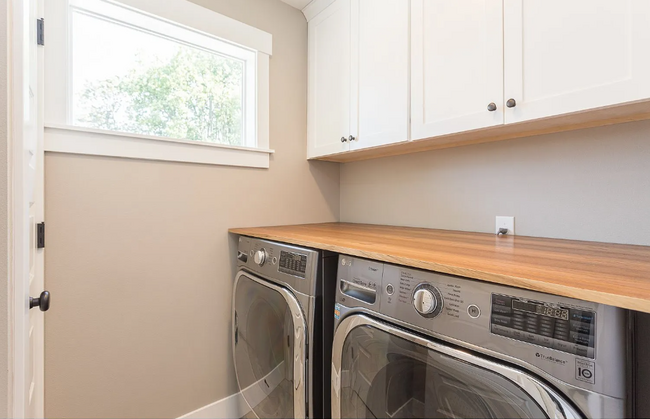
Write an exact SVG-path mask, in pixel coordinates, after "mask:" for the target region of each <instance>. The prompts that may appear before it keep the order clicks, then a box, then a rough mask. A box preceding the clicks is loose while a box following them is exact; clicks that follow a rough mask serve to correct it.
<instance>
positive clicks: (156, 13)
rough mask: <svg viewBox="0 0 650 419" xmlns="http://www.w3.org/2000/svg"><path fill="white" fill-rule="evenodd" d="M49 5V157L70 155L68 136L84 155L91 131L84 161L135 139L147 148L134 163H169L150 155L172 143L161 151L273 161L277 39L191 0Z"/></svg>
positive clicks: (77, 0)
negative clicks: (220, 151) (247, 152)
mask: <svg viewBox="0 0 650 419" xmlns="http://www.w3.org/2000/svg"><path fill="white" fill-rule="evenodd" d="M47 4H48V6H49V7H48V8H46V21H48V22H51V21H54V24H48V26H49V27H53V26H54V28H53V29H52V32H54V33H53V34H52V36H51V37H50V38H52V39H51V42H47V41H46V68H47V71H46V78H45V95H46V97H45V101H46V113H45V121H46V138H45V146H46V150H48V148H49V147H48V144H51V145H52V150H50V151H64V152H65V150H62V148H63V149H65V148H66V146H64V145H63V144H62V143H63V142H64V140H63V137H65V136H66V135H68V137H75V139H74V141H68V142H67V144H68V145H69V146H70V147H71V148H74V149H78V148H79V147H78V144H79V143H80V142H82V141H84V140H82V139H81V137H83V133H84V132H87V133H92V135H87V136H86V141H87V142H89V143H87V144H83V147H81V148H82V149H83V150H82V151H81V152H83V153H84V154H94V153H92V152H90V151H92V144H90V143H92V142H95V143H97V144H99V141H100V140H98V138H104V137H106V136H113V137H115V136H120V137H121V139H120V140H119V141H116V140H114V138H113V141H112V143H110V144H109V145H111V146H112V148H113V149H117V147H118V143H124V141H126V140H125V139H127V138H129V137H132V138H133V139H136V140H137V141H139V143H138V144H139V146H137V147H134V146H133V144H131V145H130V146H129V147H124V149H125V150H126V149H128V150H130V152H131V153H133V152H134V151H137V150H139V149H142V150H143V151H142V152H141V153H140V154H141V155H138V156H133V155H125V156H124V157H140V158H153V159H160V158H161V157H160V155H155V154H156V153H153V154H151V153H150V151H147V152H145V151H144V149H151V147H152V143H151V141H155V140H163V141H159V142H158V144H156V145H154V147H157V148H160V147H165V146H166V148H169V147H175V148H174V150H175V151H178V147H179V145H178V144H185V145H192V146H195V145H212V146H215V145H219V146H225V147H230V148H231V149H232V148H233V147H234V148H238V149H241V148H249V149H252V151H257V152H259V151H260V150H262V151H265V152H267V156H266V157H267V161H268V152H270V150H267V149H268V60H269V55H270V44H271V40H270V35H269V34H266V33H264V32H262V31H259V30H257V29H255V28H251V27H249V26H247V25H244V24H242V23H240V22H237V21H234V20H232V19H229V18H227V17H225V16H221V15H219V14H217V13H214V12H212V11H209V10H208V9H204V8H202V7H200V6H197V5H195V4H192V3H189V2H187V1H185V0H165V2H158V1H155V2H152V1H143V0H123V1H120V2H115V1H111V0H52V3H49V2H47ZM138 7H140V8H138ZM143 7H146V8H147V9H148V10H143V9H142V8H143ZM48 9H49V10H48ZM50 17H51V19H50ZM170 17H171V18H172V19H173V20H171V19H170ZM48 41H50V40H49V39H48ZM51 44H52V45H51ZM61 104H65V106H61ZM63 131H67V134H66V133H64V132H63ZM48 133H51V134H52V135H48ZM171 141H173V142H176V144H174V145H170V144H169V143H170V142H171ZM73 144H76V145H74V146H73ZM97 148H98V149H100V148H102V147H97ZM169 150H171V149H169ZM169 150H168V152H166V153H163V154H164V155H165V156H168V157H169V156H170V153H169ZM239 151H241V150H239ZM69 152H75V151H74V150H72V151H69ZM195 153H214V150H211V151H206V149H205V148H202V149H198V150H196V151H195ZM97 154H106V153H103V152H102V153H97ZM109 154H110V153H109ZM115 154H119V151H116V152H115ZM144 154H147V155H146V156H145V155H144ZM180 154H187V153H186V152H185V153H180ZM231 154H232V153H231ZM111 155H112V154H111ZM162 159H163V160H175V159H174V158H162ZM181 160H182V161H187V159H181ZM199 160H200V161H199V162H202V163H204V162H205V161H204V160H205V156H202V158H200V159H199ZM218 160H219V161H218V162H217V163H218V164H223V163H224V159H223V158H222V159H218ZM226 164H227V163H226ZM267 165H268V162H267Z"/></svg>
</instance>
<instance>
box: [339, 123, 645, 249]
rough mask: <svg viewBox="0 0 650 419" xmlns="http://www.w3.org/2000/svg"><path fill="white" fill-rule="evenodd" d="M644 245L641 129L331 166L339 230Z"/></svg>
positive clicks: (583, 133) (584, 133) (629, 126)
mask: <svg viewBox="0 0 650 419" xmlns="http://www.w3.org/2000/svg"><path fill="white" fill-rule="evenodd" d="M497 215H514V216H515V217H516V221H515V223H516V227H515V230H516V233H517V234H518V235H526V236H539V237H553V238H565V239H576V240H593V241H603V242H614V243H629V244H641V245H650V121H642V122H634V123H628V124H623V125H616V126H610V127H602V128H594V129H588V130H582V131H573V132H566V133H560V134H552V135H544V136H540V137H531V138H525V139H517V140H510V141H503V142H496V143H489V144H480V145H473V146H466V147H458V148H451V149H445V150H437V151H430V152H423V153H419V154H412V155H405V156H397V157H388V158H383V159H379V160H368V161H362V162H355V163H347V164H343V165H341V221H347V222H366V223H373V224H391V225H404V226H418V227H430V228H440V229H452V230H466V231H478V232H494V223H495V216H497Z"/></svg>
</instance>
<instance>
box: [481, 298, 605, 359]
mask: <svg viewBox="0 0 650 419" xmlns="http://www.w3.org/2000/svg"><path fill="white" fill-rule="evenodd" d="M490 330H491V331H492V333H494V334H495V335H500V336H505V337H508V338H512V339H516V340H520V341H522V342H528V343H533V344H536V345H539V346H543V347H546V348H552V349H555V350H558V351H562V352H567V353H570V354H573V355H579V356H583V357H587V358H591V359H594V358H595V353H594V348H595V343H596V342H595V341H596V336H595V334H596V332H595V331H596V313H595V312H593V311H586V310H579V309H575V308H570V307H563V306H561V305H555V304H550V303H544V302H541V301H531V300H525V299H521V298H517V297H512V296H508V295H500V294H492V313H491V315H490Z"/></svg>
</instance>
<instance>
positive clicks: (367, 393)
mask: <svg viewBox="0 0 650 419" xmlns="http://www.w3.org/2000/svg"><path fill="white" fill-rule="evenodd" d="M355 317H356V319H354V318H355ZM341 329H343V330H341ZM333 356H334V358H333V360H334V362H333V367H334V372H333V387H334V388H333V390H332V403H333V405H332V411H333V417H343V418H548V417H553V418H556V417H559V418H564V417H571V416H572V415H567V414H566V412H564V411H563V410H562V407H561V406H560V405H559V404H556V403H555V402H553V399H554V397H555V396H553V395H551V394H550V393H549V392H547V391H546V390H545V389H544V388H542V387H541V386H540V383H539V382H537V381H535V380H532V379H530V378H522V377H523V376H524V375H525V374H523V373H521V372H518V374H510V373H508V375H510V376H509V377H508V376H506V375H504V374H503V373H502V372H504V371H505V369H507V368H506V367H503V366H498V365H499V364H496V363H494V362H492V361H487V360H485V363H483V361H482V358H478V357H476V356H474V355H469V356H468V352H466V351H459V350H457V349H454V348H452V347H449V346H446V345H445V346H443V345H441V344H438V343H433V342H431V341H429V340H425V339H423V338H421V337H418V336H416V335H413V334H410V333H408V332H404V331H400V330H399V329H397V328H394V327H392V326H390V325H387V324H386V323H383V322H378V321H375V320H373V319H370V318H368V317H365V316H360V315H356V316H352V318H348V319H346V320H345V321H344V322H342V323H341V324H340V325H339V327H338V328H337V333H336V337H335V343H334V355H333ZM472 358H474V359H472ZM504 368H505V369H504ZM510 372H512V370H510ZM517 381H518V383H517ZM542 405H544V406H543V407H542Z"/></svg>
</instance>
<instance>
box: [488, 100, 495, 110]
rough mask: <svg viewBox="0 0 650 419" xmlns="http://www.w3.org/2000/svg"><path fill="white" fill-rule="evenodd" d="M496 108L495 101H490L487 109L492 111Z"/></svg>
mask: <svg viewBox="0 0 650 419" xmlns="http://www.w3.org/2000/svg"><path fill="white" fill-rule="evenodd" d="M496 110H497V104H496V103H494V102H492V103H490V104H489V105H488V111H490V112H494V111H496Z"/></svg>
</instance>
